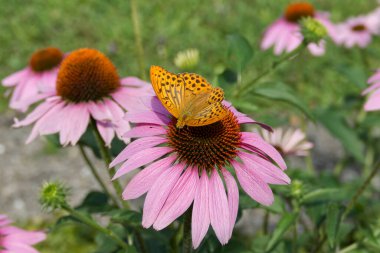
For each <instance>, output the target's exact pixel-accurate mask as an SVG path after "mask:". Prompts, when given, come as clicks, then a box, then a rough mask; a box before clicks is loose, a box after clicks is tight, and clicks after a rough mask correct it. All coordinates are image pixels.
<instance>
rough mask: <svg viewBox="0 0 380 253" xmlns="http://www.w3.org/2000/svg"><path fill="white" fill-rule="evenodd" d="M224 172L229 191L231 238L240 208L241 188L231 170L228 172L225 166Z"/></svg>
mask: <svg viewBox="0 0 380 253" xmlns="http://www.w3.org/2000/svg"><path fill="white" fill-rule="evenodd" d="M222 173H223V177H224V181H225V182H226V186H227V191H228V210H229V213H230V228H229V237H230V238H231V236H232V231H233V229H234V225H235V222H236V217H237V213H238V209H239V188H238V186H237V184H236V181H235V178H234V177H233V176H232V175H231V173H230V172H228V170H226V169H224V168H223V169H222Z"/></svg>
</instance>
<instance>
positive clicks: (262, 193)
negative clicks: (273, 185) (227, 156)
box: [232, 161, 274, 206]
mask: <svg viewBox="0 0 380 253" xmlns="http://www.w3.org/2000/svg"><path fill="white" fill-rule="evenodd" d="M232 166H233V167H234V168H235V171H236V175H237V178H238V180H239V182H240V185H241V187H242V188H243V190H244V191H245V192H246V193H247V194H248V195H249V196H250V197H251V198H253V199H254V200H256V201H257V202H259V203H261V204H263V205H265V206H269V205H271V204H272V203H273V201H274V197H273V193H272V190H271V189H270V187H269V186H268V185H267V184H266V183H265V182H264V181H262V180H261V179H260V178H259V177H254V176H252V175H254V172H252V171H251V173H248V172H247V170H248V169H247V168H245V167H244V166H243V165H241V164H240V163H238V162H236V161H233V162H232Z"/></svg>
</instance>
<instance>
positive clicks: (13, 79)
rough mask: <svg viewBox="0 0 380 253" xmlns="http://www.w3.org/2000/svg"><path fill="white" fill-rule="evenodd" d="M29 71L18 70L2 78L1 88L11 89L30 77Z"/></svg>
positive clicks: (26, 69)
mask: <svg viewBox="0 0 380 253" xmlns="http://www.w3.org/2000/svg"><path fill="white" fill-rule="evenodd" d="M30 74H31V73H30V69H29V68H25V69H22V70H19V71H17V72H15V73H13V74H11V75H9V76H7V77H6V78H4V79H3V80H2V81H1V82H2V83H3V86H5V87H11V86H14V85H16V84H17V83H18V82H20V81H21V80H22V79H23V78H25V77H26V78H27V76H28V75H30Z"/></svg>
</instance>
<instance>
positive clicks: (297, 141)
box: [262, 128, 313, 156]
mask: <svg viewBox="0 0 380 253" xmlns="http://www.w3.org/2000/svg"><path fill="white" fill-rule="evenodd" d="M262 136H263V139H264V140H266V141H267V142H268V143H269V144H271V145H273V146H274V147H275V148H276V149H277V150H278V151H279V152H280V153H281V154H283V155H285V156H287V155H295V156H306V155H307V154H308V151H309V150H310V149H311V148H312V147H313V143H311V142H309V141H307V139H306V134H305V133H304V132H302V130H301V129H294V128H288V129H283V128H275V129H273V132H271V133H269V132H267V131H262Z"/></svg>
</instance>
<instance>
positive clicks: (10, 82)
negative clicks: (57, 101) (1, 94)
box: [2, 47, 64, 112]
mask: <svg viewBox="0 0 380 253" xmlns="http://www.w3.org/2000/svg"><path fill="white" fill-rule="evenodd" d="M63 57H64V54H63V53H62V52H61V50H59V49H58V48H54V47H48V48H44V49H40V50H37V51H36V52H34V53H33V55H32V56H31V58H30V61H29V65H28V66H27V67H26V68H24V69H22V70H20V71H18V72H16V73H13V74H12V75H10V76H8V77H6V78H4V79H3V80H2V84H3V86H5V87H14V90H13V94H12V96H11V99H10V103H9V106H10V108H12V109H16V110H19V111H22V112H25V111H26V110H27V109H28V107H29V105H31V104H33V103H34V102H36V101H38V100H41V99H44V98H45V97H46V96H48V94H46V93H45V94H43V93H44V92H46V91H51V90H52V89H54V87H55V82H56V79H57V74H58V69H59V65H60V64H61V61H62V59H63ZM20 101H24V102H23V103H20ZM26 101H27V102H26Z"/></svg>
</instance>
